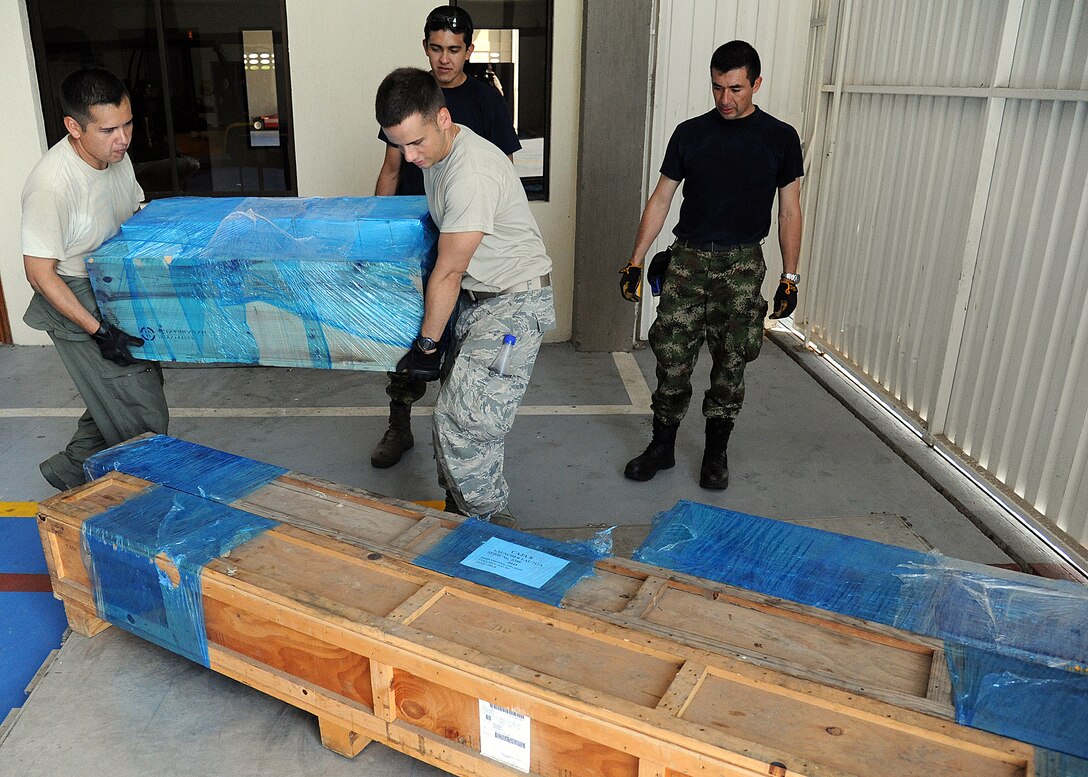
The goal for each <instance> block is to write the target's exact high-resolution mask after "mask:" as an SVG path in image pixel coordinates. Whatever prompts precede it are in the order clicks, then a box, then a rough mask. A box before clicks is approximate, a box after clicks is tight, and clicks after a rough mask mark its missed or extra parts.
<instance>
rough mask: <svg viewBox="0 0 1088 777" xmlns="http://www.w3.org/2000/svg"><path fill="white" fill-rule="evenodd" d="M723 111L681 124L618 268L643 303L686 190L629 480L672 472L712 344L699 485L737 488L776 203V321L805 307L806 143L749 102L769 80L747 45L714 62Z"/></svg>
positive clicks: (731, 47) (654, 329) (717, 107)
mask: <svg viewBox="0 0 1088 777" xmlns="http://www.w3.org/2000/svg"><path fill="white" fill-rule="evenodd" d="M710 81H711V89H712V91H713V95H714V109H713V110H711V111H709V112H708V113H706V114H703V115H702V116H696V117H695V118H693V119H689V120H687V121H685V122H683V123H681V124H680V125H679V126H678V127H677V128H676V130H675V131H674V132H673V135H672V137H671V138H670V140H669V144H668V147H667V148H666V150H665V160H664V162H662V164H661V178H660V179H659V180H658V183H657V187H656V188H655V189H654V192H653V194H651V195H650V199H649V200H648V201H647V203H646V208H645V210H643V212H642V220H641V222H640V223H639V228H638V235H637V237H636V238H635V247H634V250H633V251H632V252H631V258H630V260H629V261H628V263H627V266H626V267H624V268H623V269H622V270H620V273H621V274H622V278H621V281H620V289H621V291H622V293H623V296H624V297H625V298H626V299H628V300H631V301H635V302H637V301H638V299H639V288H640V280H641V275H642V264H643V262H644V260H645V258H646V252H647V251H648V250H649V248H650V245H651V244H652V243H653V241H654V240H656V239H657V236H658V233H660V232H661V228H662V226H664V223H665V218H666V216H667V215H668V213H669V208H670V206H671V204H672V199H673V196H674V195H675V194H676V190H677V189H678V188H679V187H680V182H681V181H683V182H684V194H683V202H682V204H681V206H680V220H679V222H678V223H677V225H676V228H675V229H674V230H673V232H674V234H675V235H676V240H675V242H673V244H672V246H671V247H670V248H669V252H670V254H671V258H669V259H668V269H667V272H666V274H665V278H664V281H663V285H662V287H661V302H660V305H659V306H658V309H657V319H656V320H655V321H654V323H653V325H652V326H651V327H650V347H651V348H652V349H653V352H654V355H655V356H656V357H657V389H656V390H655V391H654V393H653V398H652V401H651V407H652V409H653V413H654V419H653V439H652V440H651V441H650V445H649V446H648V447H647V448H646V451H645V452H644V453H642V454H641V455H640V456H637V457H635V458H634V459H632V460H631V461H629V462H628V463H627V467H626V468H625V469H624V473H623V474H624V475H625V476H626V477H628V478H630V479H632V480H649V479H650V478H652V477H653V476H654V475H656V474H657V472H658V471H659V470H663V469H669V468H670V467H672V466H673V465H674V464H675V460H674V455H673V453H674V446H675V442H676V430H677V428H678V427H679V425H680V421H681V419H683V417H684V415H685V413H687V409H688V403H689V401H690V399H691V373H692V370H693V369H694V367H695V361H696V359H697V358H698V355H699V349H700V348H701V347H702V345H703V341H704V340H706V343H707V345H708V347H709V349H710V355H711V359H712V360H713V366H712V368H711V372H710V388H709V389H708V390H707V392H706V394H705V395H704V397H703V415H704V416H706V448H705V450H704V453H703V461H702V466H701V468H700V473H699V485H700V486H702V487H703V488H708V489H716V490H721V489H724V488H725V487H726V486H728V484H729V466H728V459H727V456H726V446H727V444H728V442H729V435H730V433H731V432H732V431H733V419H734V418H736V416H737V413H738V412H740V407H741V403H742V402H743V400H744V367H745V365H746V364H747V363H748V362H750V361H752V360H753V359H755V358H756V356H757V355H759V349H760V346H761V345H762V342H763V318H764V316H765V315H766V313H767V303H766V301H765V300H764V299H763V297H762V295H761V294H760V287H761V286H762V284H763V276H764V275H765V273H766V271H767V267H766V265H765V264H764V261H763V251H762V249H761V247H760V244H761V242H762V240H763V239H764V238H765V237H766V236H767V234H768V232H769V231H770V226H771V204H772V203H773V202H774V197H775V194H776V193H777V194H778V243H779V246H780V247H781V250H782V269H783V270H784V272H783V273H782V278H781V281H780V282H779V286H778V290H777V292H776V293H775V297H774V308H773V311H772V313H771V318H784V317H785V316H788V315H790V314H791V313H792V312H793V309H794V307H795V306H796V304H797V284H798V282H799V281H800V279H801V278H800V276H799V275H797V262H798V258H799V254H800V252H801V181H800V178H801V176H802V175H803V174H804V169H803V160H802V156H801V142H800V140H799V138H798V136H797V132H796V130H794V129H793V127H791V126H790V125H788V124H785V123H784V122H781V121H779V120H778V119H776V118H774V117H773V116H771V115H769V114H767V113H764V112H763V111H761V110H760V109H759V108H757V107H756V106H755V105H753V104H752V96H753V95H754V94H755V93H756V92H757V91H759V87H760V85H761V84H762V82H763V79H762V78H761V77H760V63H759V54H757V53H756V50H755V49H754V48H752V46H751V45H750V44H748V43H745V42H744V41H732V42H731V43H726V44H724V45H723V46H720V47H719V48H718V49H717V50H716V51H715V52H714V55H713V57H712V58H711V60H710Z"/></svg>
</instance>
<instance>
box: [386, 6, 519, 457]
mask: <svg viewBox="0 0 1088 777" xmlns="http://www.w3.org/2000/svg"><path fill="white" fill-rule="evenodd" d="M473 29H474V28H473V24H472V17H471V16H469V15H468V12H466V11H465V10H464V9H463V8H457V7H455V6H452V5H440V6H438V7H437V8H435V9H434V10H433V11H431V13H430V14H428V16H427V21H426V24H424V26H423V50H424V52H426V54H427V59H428V60H430V63H431V74H432V75H433V76H434V78H435V80H436V81H437V82H438V85H439V86H440V87H442V95H443V97H444V98H445V101H446V108H447V110H449V113H450V116H451V117H452V118H453V121H455V122H457V123H458V124H461V125H464V126H466V127H468V128H469V129H471V130H472V131H473V132H475V133H476V134H477V135H479V136H480V137H482V138H484V139H485V140H489V141H491V142H492V143H494V144H495V145H496V146H498V147H499V149H501V150H502V152H503V153H504V154H506V155H507V156H508V157H510V159H511V160H513V157H514V152H515V151H517V150H518V149H520V148H521V143H520V142H519V141H518V136H517V133H516V132H515V131H514V124H513V122H512V121H511V119H510V110H509V108H508V107H507V105H506V100H505V98H504V97H503V96H502V94H501V93H500V92H499V91H498V90H497V89H495V88H494V87H493V86H490V85H488V84H485V83H484V82H482V81H478V80H477V79H475V78H470V77H469V76H468V75H467V74H466V73H465V63H466V62H468V58H469V55H470V54H471V53H472V48H473V47H472V33H473ZM378 137H379V138H380V139H381V140H382V141H384V142H385V143H386V144H387V145H386V149H385V160H384V161H383V162H382V169H381V172H380V173H379V174H378V182H377V184H376V185H375V186H374V194H375V195H377V196H379V197H382V196H387V195H392V194H400V195H422V194H423V173H422V171H421V170H420V169H419V168H418V167H416V166H415V165H411V164H405V163H404V161H403V158H402V155H401V152H400V150H399V149H398V148H397V147H396V146H395V145H393V144H392V143H390V142H389V139H388V138H387V137H386V135H385V132H384V130H383V131H379V133H378ZM426 390H427V384H426V383H425V382H424V381H420V380H409V379H408V378H407V377H405V376H404V375H399V374H397V373H389V385H388V386H387V387H386V393H387V394H388V395H389V428H388V429H387V430H386V432H385V434H384V436H383V437H382V439H381V440H380V441H379V442H378V444H377V445H376V446H375V448H374V452H373V453H372V454H371V457H370V463H371V464H372V465H373V466H375V467H378V468H383V469H384V468H385V467H392V466H393V465H394V464H396V463H397V462H398V461H400V458H401V456H402V455H403V454H404V452H405V451H407V450H408V449H409V448H411V447H412V445H413V444H414V442H415V441H414V439H413V438H412V427H411V422H410V418H411V414H412V404H413V403H414V402H416V401H418V400H419V399H420V398H422V396H423V394H424V393H425V392H426Z"/></svg>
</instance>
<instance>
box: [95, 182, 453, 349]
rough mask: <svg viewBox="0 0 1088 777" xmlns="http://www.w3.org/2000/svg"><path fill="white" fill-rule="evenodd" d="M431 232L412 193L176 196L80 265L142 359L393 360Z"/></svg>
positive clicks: (412, 323) (419, 302)
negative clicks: (137, 342)
mask: <svg viewBox="0 0 1088 777" xmlns="http://www.w3.org/2000/svg"><path fill="white" fill-rule="evenodd" d="M437 237H438V234H437V231H436V229H435V227H434V224H433V223H432V222H431V219H430V216H429V215H428V212H427V201H426V199H425V198H424V197H336V198H320V197H314V198H307V199H298V198H283V197H247V198H240V197H228V198H199V197H178V198H172V199H165V200H155V201H154V202H151V203H149V204H148V205H147V207H145V208H144V209H143V210H141V211H140V212H139V213H137V214H135V215H134V216H133V217H132V218H130V219H129V220H128V221H126V222H125V223H124V224H123V225H122V226H121V230H120V232H118V234H117V235H115V236H114V237H113V238H111V239H110V240H107V241H106V242H105V243H103V244H102V246H101V247H100V248H99V249H98V250H97V251H95V252H94V254H93V255H92V256H90V257H88V258H87V270H88V273H89V275H90V279H91V285H92V286H93V288H94V293H95V297H96V298H97V300H98V306H99V308H100V309H101V311H102V315H103V316H104V317H105V319H106V320H107V321H109V322H111V323H113V324H116V325H117V326H120V327H121V328H122V329H124V330H125V331H126V332H129V333H131V334H137V335H139V336H140V337H142V338H144V345H143V346H142V347H141V348H135V349H133V354H134V355H136V356H139V357H141V358H144V359H155V360H158V361H167V362H170V361H173V362H204V363H217V362H218V363H224V362H226V363H237V364H266V365H275V366H281V367H317V368H323V369H329V368H332V369H354V370H392V369H393V368H394V366H395V365H396V363H397V360H398V359H399V358H400V357H401V355H402V354H403V353H404V351H405V349H406V348H407V347H408V346H409V345H410V344H411V342H412V339H413V338H414V337H415V336H416V334H418V332H419V324H420V321H421V320H422V318H423V286H424V283H425V280H426V277H427V274H428V273H429V272H430V270H431V268H432V267H433V266H434V259H435V244H436V241H437Z"/></svg>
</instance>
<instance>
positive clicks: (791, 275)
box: [782, 272, 801, 283]
mask: <svg viewBox="0 0 1088 777" xmlns="http://www.w3.org/2000/svg"><path fill="white" fill-rule="evenodd" d="M782 280H784V281H792V282H793V283H800V282H801V276H800V275H798V274H797V273H795V272H784V273H782Z"/></svg>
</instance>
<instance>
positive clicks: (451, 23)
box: [423, 5, 474, 48]
mask: <svg viewBox="0 0 1088 777" xmlns="http://www.w3.org/2000/svg"><path fill="white" fill-rule="evenodd" d="M439 30H449V31H450V32H452V33H454V34H457V33H461V34H463V35H464V36H465V48H468V47H469V46H471V45H472V33H473V30H474V27H473V26H472V17H471V16H469V15H468V11H466V10H465V9H464V8H458V7H457V6H455V5H440V6H438V7H437V8H435V9H434V10H433V11H431V12H430V13H429V14H427V22H426V24H424V25H423V39H424V40H427V39H428V38H430V37H431V33H432V32H438V31H439Z"/></svg>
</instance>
